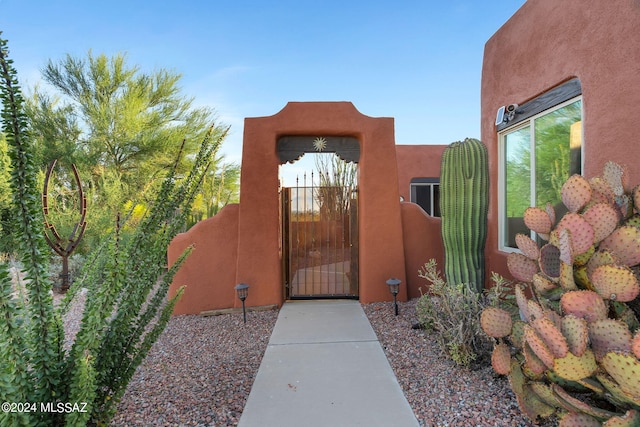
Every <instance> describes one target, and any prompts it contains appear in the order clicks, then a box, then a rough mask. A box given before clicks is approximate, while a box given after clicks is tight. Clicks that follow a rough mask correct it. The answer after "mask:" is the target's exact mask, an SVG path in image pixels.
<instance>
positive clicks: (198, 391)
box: [111, 310, 278, 427]
mask: <svg viewBox="0 0 640 427" xmlns="http://www.w3.org/2000/svg"><path fill="white" fill-rule="evenodd" d="M277 316H278V313H277V311H275V310H271V311H263V312H250V313H247V323H246V324H244V323H243V321H242V313H240V314H227V315H221V316H211V317H201V316H176V317H174V318H172V319H171V320H170V321H169V324H168V325H167V328H166V329H165V331H164V332H163V333H162V335H161V336H160V338H159V339H158V341H156V343H155V344H154V346H153V347H152V349H151V351H150V352H149V355H148V357H147V358H146V359H145V361H144V362H142V364H141V365H140V366H139V367H138V369H137V371H136V373H135V375H134V377H133V379H132V381H131V382H130V383H129V386H128V388H127V391H126V392H125V394H124V396H123V398H122V400H121V402H120V404H119V405H118V413H117V414H116V416H115V418H114V419H113V421H112V423H111V425H112V426H140V427H151V426H176V427H177V426H203V427H204V426H235V425H237V424H238V421H239V420H240V414H241V413H242V409H243V408H244V405H245V403H246V401H247V398H248V397H249V392H250V391H251V385H252V384H253V380H254V379H255V376H256V374H257V373H258V368H259V367H260V362H261V361H262V356H263V354H264V352H265V350H266V348H267V344H268V342H269V337H270V336H271V331H272V330H273V327H274V325H275V321H276V318H277Z"/></svg>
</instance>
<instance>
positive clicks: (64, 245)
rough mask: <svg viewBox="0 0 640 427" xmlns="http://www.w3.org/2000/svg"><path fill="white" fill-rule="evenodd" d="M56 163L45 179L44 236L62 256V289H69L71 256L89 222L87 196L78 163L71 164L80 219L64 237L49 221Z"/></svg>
mask: <svg viewBox="0 0 640 427" xmlns="http://www.w3.org/2000/svg"><path fill="white" fill-rule="evenodd" d="M55 165H56V160H53V161H52V162H51V163H50V164H49V167H48V169H47V174H46V176H45V179H44V189H43V191H42V207H43V210H44V226H45V233H44V237H45V239H46V240H47V243H49V246H51V248H52V249H53V250H54V251H55V252H56V253H57V254H58V255H60V256H61V257H62V273H60V279H61V280H62V282H61V284H60V290H61V291H66V290H67V289H69V286H70V280H69V256H70V255H71V254H72V253H73V251H74V250H75V249H76V248H77V247H78V244H79V243H80V240H82V236H83V235H84V231H85V229H86V227H87V222H86V221H85V218H86V215H87V198H86V196H85V195H84V193H83V191H82V182H81V181H80V175H78V169H77V168H76V165H74V164H72V165H71V170H72V171H73V177H74V179H75V183H76V188H77V189H78V201H79V203H78V205H77V206H78V214H79V215H80V219H79V220H78V221H77V222H76V223H75V225H74V227H73V230H72V231H71V233H70V234H69V237H66V238H64V237H62V236H60V233H58V231H57V230H56V227H55V225H53V223H52V222H51V221H49V214H50V213H49V182H50V180H51V175H52V173H53V168H54V167H55Z"/></svg>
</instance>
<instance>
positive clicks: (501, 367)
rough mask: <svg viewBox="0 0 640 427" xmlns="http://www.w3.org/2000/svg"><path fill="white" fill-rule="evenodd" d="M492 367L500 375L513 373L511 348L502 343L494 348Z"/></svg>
mask: <svg viewBox="0 0 640 427" xmlns="http://www.w3.org/2000/svg"><path fill="white" fill-rule="evenodd" d="M491 366H492V367H493V370H494V371H496V373H498V374H500V375H509V373H510V372H511V352H510V351H509V346H508V345H506V344H505V343H500V344H498V345H496V346H495V347H494V348H493V353H491Z"/></svg>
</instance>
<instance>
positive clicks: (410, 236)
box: [396, 145, 447, 298]
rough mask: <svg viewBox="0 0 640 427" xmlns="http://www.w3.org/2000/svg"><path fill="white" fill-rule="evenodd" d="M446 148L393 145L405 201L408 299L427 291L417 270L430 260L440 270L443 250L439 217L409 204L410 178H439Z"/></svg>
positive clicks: (404, 223)
mask: <svg viewBox="0 0 640 427" xmlns="http://www.w3.org/2000/svg"><path fill="white" fill-rule="evenodd" d="M446 147H447V145H396V155H397V158H398V192H399V193H400V196H401V197H402V198H403V199H404V200H405V202H404V203H402V204H401V208H402V228H403V239H404V248H405V251H404V256H405V269H406V272H407V289H408V297H409V298H417V297H419V296H420V295H421V293H420V288H422V292H427V290H428V288H429V283H428V282H427V281H426V280H424V279H421V278H419V277H418V269H419V268H420V267H421V266H423V265H424V263H425V262H427V261H429V260H430V259H431V258H434V259H436V261H437V262H438V265H439V266H440V267H441V268H443V267H444V249H443V246H442V235H441V232H440V218H434V217H432V216H430V215H428V214H427V213H426V212H425V211H424V210H422V208H421V207H420V206H418V205H416V204H413V203H410V202H409V201H410V200H411V193H410V184H411V179H412V178H439V177H440V164H441V160H442V153H443V151H444V149H445V148H446Z"/></svg>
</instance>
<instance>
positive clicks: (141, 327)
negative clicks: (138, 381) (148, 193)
mask: <svg viewBox="0 0 640 427" xmlns="http://www.w3.org/2000/svg"><path fill="white" fill-rule="evenodd" d="M7 53H8V49H7V48H6V41H5V40H2V39H1V38H0V101H1V106H2V112H1V113H2V114H1V120H0V124H1V125H2V132H4V133H5V135H6V136H7V141H8V143H9V146H10V147H11V165H12V168H11V182H10V188H11V190H12V194H13V205H12V211H11V213H12V216H13V217H14V222H15V230H16V235H17V236H18V241H19V245H18V247H17V248H16V253H17V254H18V256H19V258H20V260H21V261H22V264H23V266H24V267H23V273H24V277H25V280H24V282H23V286H24V292H18V291H17V290H16V289H15V288H14V285H13V283H12V281H11V278H10V276H9V271H8V268H7V266H6V265H5V264H4V263H0V402H5V403H3V411H0V426H12V427H13V426H16V427H32V426H44V427H47V426H51V427H57V426H63V425H64V426H87V425H88V426H96V425H100V426H104V425H108V424H109V420H110V419H111V418H112V417H113V415H114V413H115V411H116V405H117V403H118V401H119V400H120V399H121V397H122V395H123V394H124V392H125V390H126V386H127V384H128V383H129V381H130V380H131V378H132V376H133V374H134V372H135V370H136V368H137V367H138V366H139V365H140V363H141V362H142V361H143V360H144V358H145V357H146V355H147V354H148V352H149V350H150V349H151V346H152V345H153V343H154V342H155V341H156V340H157V338H158V337H159V335H160V334H161V333H162V331H163V330H164V328H165V326H166V325H167V323H168V321H169V318H170V316H171V313H172V312H173V307H174V304H175V303H176V301H177V299H179V298H180V295H182V292H183V288H180V291H179V292H178V293H177V295H176V296H175V297H173V298H171V299H168V298H167V291H168V288H169V284H170V283H171V282H172V280H173V277H174V275H175V273H176V272H177V270H178V269H179V268H180V266H181V265H182V263H183V262H184V259H185V257H186V256H187V255H188V253H189V252H190V250H191V249H188V250H187V251H185V253H184V254H183V255H182V256H181V257H180V258H179V259H178V260H177V261H176V262H175V263H174V264H173V265H171V266H169V268H167V266H166V248H167V246H168V244H169V242H170V241H171V239H172V238H173V237H174V236H175V235H176V234H177V233H178V232H179V231H180V230H181V229H182V227H183V225H184V223H185V220H186V217H187V216H188V215H189V213H190V208H191V206H192V203H193V199H194V197H195V195H196V194H197V190H198V187H199V185H200V183H201V182H202V179H203V177H204V176H205V175H206V173H207V170H208V168H209V165H210V163H211V161H212V159H213V158H214V156H215V151H216V149H217V148H218V147H219V144H220V142H221V141H222V139H223V138H224V135H225V133H226V132H222V133H214V132H213V129H212V131H211V132H210V133H209V135H207V137H206V138H205V139H204V140H203V141H202V144H201V148H200V151H199V152H198V154H197V156H196V157H195V158H194V159H193V164H192V166H191V169H190V171H188V173H187V174H185V175H183V176H180V177H178V175H177V173H176V165H177V162H176V164H174V167H173V168H171V169H170V170H169V171H168V173H167V177H166V178H165V180H164V181H163V182H162V185H161V187H160V189H159V190H158V192H157V193H156V197H155V200H154V201H153V202H152V203H151V204H150V207H149V209H148V211H147V212H146V213H145V215H144V217H143V218H142V220H141V221H140V224H139V225H138V226H137V227H136V229H135V230H134V231H133V235H132V236H131V238H130V239H127V240H126V241H123V240H122V239H120V234H119V229H120V225H121V224H120V223H119V221H118V224H117V225H116V227H115V229H116V230H115V231H114V232H113V233H112V234H111V235H108V236H105V237H104V239H105V241H104V243H103V245H102V246H101V247H100V248H99V249H98V250H97V252H95V253H92V258H91V259H90V261H89V262H87V264H85V269H84V271H83V274H81V275H80V277H79V279H78V280H77V281H76V282H74V283H73V284H72V285H71V287H70V288H69V291H68V292H67V293H66V296H65V299H64V300H63V301H61V302H60V303H59V304H57V305H54V302H53V298H52V295H51V293H50V290H51V281H50V280H49V278H48V277H49V275H48V268H47V267H48V259H47V256H46V253H47V250H46V241H45V237H44V235H43V233H44V231H43V228H42V223H43V215H42V214H43V213H42V209H41V206H40V205H39V203H38V201H39V194H38V190H37V189H36V184H37V180H36V177H37V173H38V171H37V169H36V166H35V161H34V156H33V147H32V141H31V138H30V136H29V132H28V128H27V118H26V116H25V114H24V109H23V105H24V100H23V98H22V96H21V92H20V89H19V87H18V81H17V78H16V71H15V69H14V68H13V67H12V66H11V61H10V60H9V59H8V58H7ZM216 135H217V136H216ZM178 156H179V155H178ZM178 158H179V157H178ZM81 288H84V289H86V302H85V305H84V310H83V311H82V320H81V322H80V327H79V330H78V331H77V334H76V335H75V338H73V337H72V336H71V335H70V334H67V335H65V333H66V331H65V329H64V323H63V322H62V318H63V317H64V315H65V314H66V313H68V310H69V308H70V307H72V302H73V301H74V296H75V295H77V292H78V291H79V290H80V289H81ZM65 341H67V342H65ZM69 344H70V345H69ZM69 347H70V348H69ZM7 405H8V406H7Z"/></svg>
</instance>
